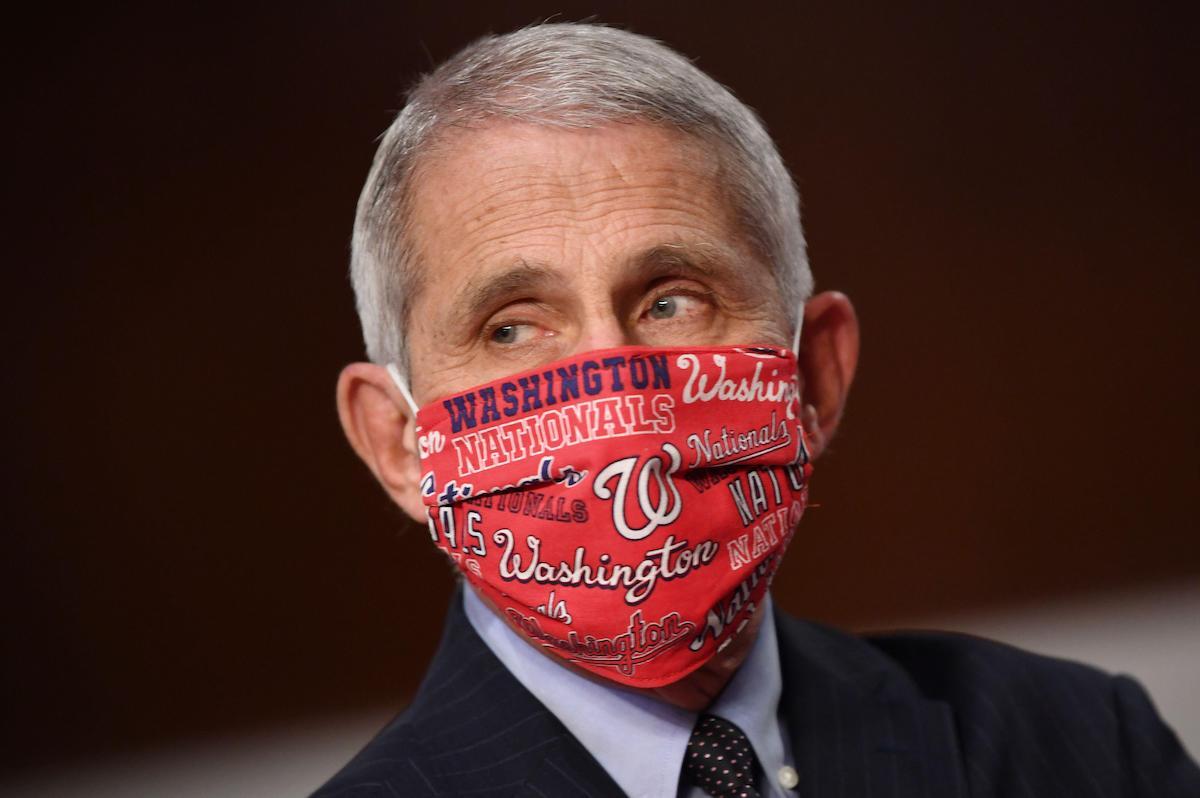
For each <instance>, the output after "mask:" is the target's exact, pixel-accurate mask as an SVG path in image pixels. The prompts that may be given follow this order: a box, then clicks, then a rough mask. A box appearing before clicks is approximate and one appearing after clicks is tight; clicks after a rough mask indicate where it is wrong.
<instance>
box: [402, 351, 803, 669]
mask: <svg viewBox="0 0 1200 798" xmlns="http://www.w3.org/2000/svg"><path fill="white" fill-rule="evenodd" d="M796 374H797V371H796V358H795V355H793V354H792V353H791V352H789V351H787V350H785V349H777V348H771V347H735V346H726V347H705V348H699V349H686V348H666V349H663V348H658V349H655V348H644V347H622V348H618V349H608V350H602V351H595V352H588V353H585V354H582V355H578V356H575V357H571V358H568V359H565V360H561V361H558V362H556V363H552V364H550V365H547V366H543V367H541V368H539V369H537V370H535V371H528V372H524V373H521V374H516V375H513V376H511V377H506V378H504V379H501V380H496V381H495V382H491V383H487V384H485V385H481V386H479V387H477V388H474V389H472V390H469V391H464V392H462V393H459V394H455V395H453V396H450V397H448V398H445V399H443V400H441V401H437V402H434V403H432V404H429V405H426V406H425V407H423V408H421V410H420V412H419V413H418V415H417V435H418V445H419V450H420V452H419V453H420V457H421V465H422V470H423V472H424V473H423V477H422V483H421V492H422V495H423V497H424V500H425V503H426V504H427V505H428V507H429V534H430V537H431V538H432V540H433V542H434V543H435V544H436V545H437V546H438V547H439V548H440V549H442V550H443V551H444V552H445V553H446V554H447V555H449V557H450V558H451V560H453V561H454V564H455V566H456V567H457V568H458V569H459V570H460V571H461V572H462V573H463V575H464V576H465V577H466V579H467V580H468V581H469V582H470V583H471V585H472V586H473V587H474V588H475V589H476V590H477V591H479V593H480V594H481V595H482V596H483V597H484V598H486V599H487V600H488V601H490V602H491V603H492V604H493V605H494V606H495V607H496V608H497V609H498V610H499V611H500V612H501V613H502V614H503V615H504V616H505V617H506V618H507V619H508V621H509V622H510V624H511V625H512V626H513V627H514V628H516V629H517V630H518V631H519V632H521V633H522V634H523V635H525V636H526V637H528V638H529V639H530V640H531V641H533V642H534V643H535V644H537V645H540V646H543V647H545V648H547V649H549V650H550V651H552V652H554V653H555V654H556V655H558V656H560V657H563V658H564V659H566V660H569V661H570V662H572V663H574V664H575V665H577V666H579V667H581V668H584V669H586V670H588V671H591V672H592V673H595V674H597V675H599V676H602V677H604V678H606V679H611V680H613V681H615V682H619V683H621V684H625V685H630V686H634V687H659V686H662V685H665V684H670V683H671V682H675V681H677V680H679V679H682V678H683V677H684V676H687V675H688V674H689V673H691V672H692V671H694V670H696V669H697V668H699V667H700V666H701V665H703V664H704V663H705V662H707V661H708V660H709V658H711V657H712V656H713V655H714V654H716V653H717V652H718V651H720V650H721V649H723V648H724V647H725V646H727V645H728V644H729V643H730V642H731V641H732V640H733V639H734V637H735V636H736V635H737V634H738V633H739V632H740V631H741V630H742V629H743V628H744V627H745V626H746V625H747V623H748V622H749V620H750V618H751V617H752V616H753V614H754V612H755V609H756V608H757V606H758V604H759V603H760V602H761V601H762V598H763V595H764V594H765V593H766V591H767V587H768V585H769V584H770V582H771V579H772V577H773V576H774V574H775V572H776V570H777V569H778V567H779V563H780V561H781V559H782V557H783V553H784V550H785V549H786V548H787V545H788V542H789V541H790V540H791V537H792V534H793V532H794V531H795V528H796V523H797V522H798V521H799V519H800V515H801V514H802V513H803V511H804V505H805V501H806V498H807V485H808V477H809V474H810V473H811V470H812V466H811V465H810V464H809V457H808V450H807V448H806V445H805V441H804V431H803V429H802V427H801V424H800V397H799V385H798V382H797V379H796ZM393 376H394V377H397V378H398V376H399V375H398V373H396V372H394V370H393ZM398 384H400V385H401V386H402V390H404V391H405V393H407V390H406V389H404V388H403V383H402V381H399V379H398Z"/></svg>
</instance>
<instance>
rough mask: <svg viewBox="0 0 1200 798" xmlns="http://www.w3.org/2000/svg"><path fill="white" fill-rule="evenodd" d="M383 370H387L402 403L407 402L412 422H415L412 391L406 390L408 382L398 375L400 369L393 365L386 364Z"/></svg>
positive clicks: (414, 403)
mask: <svg viewBox="0 0 1200 798" xmlns="http://www.w3.org/2000/svg"><path fill="white" fill-rule="evenodd" d="M385 368H386V369H387V373H388V376H390V377H391V378H392V382H394V383H396V389H397V390H399V391H400V395H401V396H403V397H404V401H405V402H408V407H409V409H410V410H412V417H413V421H416V420H417V403H416V401H415V400H414V399H413V395H412V391H410V390H408V382H407V381H405V379H404V376H403V375H402V374H401V373H400V369H399V368H397V366H396V364H395V363H388V364H387V366H385Z"/></svg>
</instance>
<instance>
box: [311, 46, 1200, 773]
mask: <svg viewBox="0 0 1200 798" xmlns="http://www.w3.org/2000/svg"><path fill="white" fill-rule="evenodd" d="M798 207H799V203H798V198H797V195H796V191H795V188H794V185H793V183H792V180H791V178H790V176H789V175H788V173H787V171H786V169H785V168H784V166H783V164H782V161H781V159H780V157H779V155H778V153H777V151H776V149H775V147H774V145H773V143H772V142H771V140H770V138H769V137H768V136H767V134H766V132H765V130H764V129H763V127H762V125H761V124H760V123H759V121H758V120H757V118H756V117H755V116H754V114H753V113H752V112H751V111H749V109H747V108H746V107H745V106H743V105H741V104H740V103H739V102H738V101H737V100H736V99H735V98H734V97H733V96H732V95H731V94H730V93H729V92H727V91H726V90H725V89H723V88H722V87H720V86H719V85H717V84H716V83H715V82H713V81H712V80H711V79H710V78H708V77H707V76H705V75H704V74H703V73H701V72H700V71H699V70H697V69H696V68H695V67H693V66H692V65H691V64H690V63H688V62H687V61H686V60H685V59H683V58H682V57H680V56H679V55H677V54H675V53H674V52H672V51H670V50H669V49H667V48H665V47H663V46H662V45H660V44H658V43H656V42H654V41H651V40H649V39H646V38H643V37H640V36H637V35H634V34H630V33H626V32H622V31H618V30H614V29H610V28H606V27H602V26H597V25H569V24H554V25H542V26H538V27H533V28H529V29H525V30H522V31H518V32H516V33H513V34H509V35H506V36H494V37H488V38H485V39H483V40H481V41H479V42H477V43H475V44H474V45H472V46H470V47H468V48H467V49H466V50H464V51H463V52H462V53H460V54H459V55H457V56H456V57H454V58H453V59H451V60H450V61H449V62H447V63H446V64H444V65H443V66H442V67H440V68H439V69H437V70H436V71H435V72H433V73H432V74H431V75H429V76H427V77H425V78H424V79H423V80H422V81H421V82H420V83H419V84H418V86H417V87H416V88H415V89H414V91H413V92H412V94H411V95H410V98H409V103H408V105H407V106H406V107H405V109H404V110H403V111H402V112H401V113H400V115H399V116H398V117H397V119H396V120H395V122H394V123H393V125H392V126H391V128H390V129H389V130H388V132H387V134H386V135H385V137H384V139H383V142H382V144H381V145H380V148H379V151H378V153H377V155H376V158H375V162H374V165H373V167H372V169H371V173H370V175H369V177H368V179H367V184H366V186H365V188H364V190H363V194H362V198H361V200H360V203H359V208H358V215H357V219H356V223H355V234H354V242H353V250H354V251H353V263H352V275H353V279H354V287H355V292H356V295H357V297H358V308H359V314H360V317H361V320H362V324H363V330H364V335H365V338H366V342H367V349H368V354H369V356H370V358H371V361H372V362H371V363H357V364H353V365H351V366H349V367H347V368H346V369H345V370H344V372H343V373H342V375H341V379H340V381H339V384H338V407H339V412H340V415H341V420H342V424H343V427H344V429H345V431H346V434H347V437H348V438H349V440H350V443H351V444H352V446H353V447H354V449H355V451H356V452H357V453H358V454H359V456H360V457H361V458H362V459H363V461H364V462H365V463H366V464H367V466H368V467H369V468H370V469H371V470H372V472H373V473H374V474H375V476H376V477H377V478H378V480H379V482H380V484H381V485H382V486H383V488H384V489H385V490H386V491H387V492H388V494H389V495H390V496H391V497H392V499H393V500H394V501H395V502H396V503H397V505H399V506H400V507H401V508H402V509H403V510H404V511H405V512H406V513H407V514H409V515H410V516H411V517H412V518H414V519H415V520H417V521H419V522H421V523H426V524H427V525H428V528H429V531H430V535H431V538H432V540H433V542H434V543H435V544H436V545H438V547H439V548H441V549H442V550H443V551H445V553H446V554H447V555H449V557H450V558H451V560H452V562H453V563H454V565H455V567H456V568H457V569H458V570H459V571H460V573H461V574H462V575H463V577H464V583H463V585H462V586H461V589H460V592H459V595H458V596H457V598H456V599H455V601H454V603H453V605H452V606H451V608H450V611H449V614H448V618H447V623H446V630H445V635H444V639H443V641H442V644H441V647H440V649H439V651H438V653H437V655H436V656H435V659H434V661H433V663H432V665H431V666H430V669H429V672H428V674H427V677H426V679H425V681H424V683H423V684H422V686H421V688H420V690H419V692H418V694H417V696H416V698H415V699H414V701H413V703H412V705H411V706H410V707H409V709H408V710H407V711H406V712H405V713H403V714H402V715H401V716H400V717H399V718H397V719H396V720H395V721H394V722H393V723H392V724H391V725H389V726H388V727H387V728H386V729H385V730H384V731H383V732H381V733H380V735H379V736H378V737H377V738H376V739H375V740H373V741H372V742H371V743H370V744H369V745H368V746H367V747H366V748H365V749H364V750H363V751H362V752H361V753H360V754H359V755H358V756H357V757H356V758H355V760H354V761H352V762H351V763H350V764H349V765H348V766H347V767H346V768H345V769H344V770H343V771H342V772H341V773H340V774H338V775H337V776H336V777H335V778H334V779H333V780H332V781H330V782H329V784H327V785H326V786H325V787H324V788H322V790H321V791H320V792H319V793H318V794H319V795H322V796H335V795H546V796H578V795H593V796H607V795H623V794H628V795H634V796H671V795H676V794H680V795H686V796H699V795H715V796H724V795H747V796H748V795H771V796H788V795H817V796H866V795H886V796H903V795H913V796H916V795H921V796H966V795H973V796H1001V795H1056V796H1057V795H1103V796H1107V795H1113V796H1116V795H1147V796H1149V795H1180V796H1183V795H1200V772H1198V771H1197V769H1196V768H1195V766H1194V764H1193V763H1191V762H1190V761H1189V760H1188V758H1187V756H1186V755H1185V754H1184V753H1183V751H1182V749H1181V748H1180V747H1179V744H1178V742H1177V741H1176V740H1175V738H1174V736H1173V735H1172V733H1171V732H1170V731H1169V730H1168V729H1167V728H1166V727H1165V726H1164V725H1163V723H1162V722H1161V720H1160V719H1159V718H1158V716H1157V715H1156V713H1155V711H1154V709H1153V707H1152V706H1151V704H1150V702H1149V700H1148V698H1147V696H1146V695H1145V693H1144V692H1143V691H1142V689H1141V688H1140V687H1139V686H1138V685H1136V684H1135V683H1134V682H1132V681H1131V680H1129V679H1126V678H1121V677H1118V678H1115V679H1114V678H1110V677H1108V676H1106V675H1103V674H1101V673H1099V672H1097V671H1094V670H1092V669H1089V668H1086V667H1083V666H1078V665H1074V664H1070V663H1064V662H1058V661H1053V660H1049V659H1046V658H1042V657H1036V656H1032V655H1029V654H1025V653H1022V652H1018V651H1015V650H1013V649H1010V648H1008V647H1004V646H1000V645H997V644H992V643H987V642H985V641H979V640H973V639H967V638H960V637H953V636H906V637H899V636H897V637H890V638H882V639H869V640H861V639H857V638H854V637H851V636H848V635H844V634H842V633H839V632H836V631H834V630H829V629H824V628H821V627H818V626H815V625H812V624H807V623H803V622H800V621H798V620H795V619H791V618H788V617H787V616H785V615H783V614H782V613H780V612H776V611H774V610H773V609H772V607H771V603H770V598H769V594H768V592H767V587H768V585H769V583H770V579H771V577H772V576H773V574H774V572H775V569H776V568H777V567H778V563H779V560H780V558H781V557H782V555H783V552H784V550H785V549H786V547H787V545H788V543H789V541H790V540H791V538H792V535H793V533H794V531H795V528H796V525H797V523H798V521H799V519H800V515H801V513H802V512H803V509H804V503H805V501H806V497H807V480H808V476H809V473H810V471H811V468H812V465H813V464H814V463H816V462H819V459H820V457H821V454H822V452H823V451H824V449H825V447H826V443H827V441H828V440H829V439H830V437H831V436H832V435H833V434H834V432H835V431H836V429H837V426H838V421H839V419H840V416H841V412H842V408H843V407H844V404H845V400H846V395H847V392H848V390H849V388H850V384H851V382H852V379H853V376H854V371H855V365H856V361H857V353H858V327H857V322H856V319H855V315H854V311H853V309H852V306H851V304H850V301H849V300H848V299H847V298H846V297H845V296H843V295H840V294H837V293H820V294H815V295H814V294H813V293H812V278H811V275H810V273H809V269H808V263H807V259H806V256H805V248H804V238H803V234H802V232H801V227H800V218H799V210H798Z"/></svg>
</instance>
